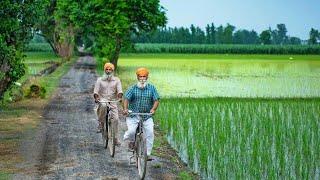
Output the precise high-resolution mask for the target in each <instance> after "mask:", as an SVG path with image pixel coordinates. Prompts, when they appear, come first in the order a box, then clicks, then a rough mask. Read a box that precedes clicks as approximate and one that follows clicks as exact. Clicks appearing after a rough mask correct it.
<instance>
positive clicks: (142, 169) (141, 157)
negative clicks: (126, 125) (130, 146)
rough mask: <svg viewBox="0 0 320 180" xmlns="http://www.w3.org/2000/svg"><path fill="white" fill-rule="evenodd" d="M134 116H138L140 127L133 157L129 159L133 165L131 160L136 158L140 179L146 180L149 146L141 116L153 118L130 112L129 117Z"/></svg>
mask: <svg viewBox="0 0 320 180" xmlns="http://www.w3.org/2000/svg"><path fill="white" fill-rule="evenodd" d="M134 115H135V116H137V118H138V120H139V122H138V127H137V129H136V133H135V141H134V151H133V155H132V156H131V157H130V159H129V164H131V159H132V158H135V160H136V166H137V168H138V173H139V176H140V179H144V177H145V175H146V168H147V146H146V137H145V136H144V133H143V121H144V120H143V118H142V117H141V116H143V115H147V116H152V114H151V113H132V112H131V113H130V112H129V116H134Z"/></svg>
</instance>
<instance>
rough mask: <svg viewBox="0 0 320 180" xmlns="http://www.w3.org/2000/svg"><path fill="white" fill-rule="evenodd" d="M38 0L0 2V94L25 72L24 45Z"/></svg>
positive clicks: (33, 20)
mask: <svg viewBox="0 0 320 180" xmlns="http://www.w3.org/2000/svg"><path fill="white" fill-rule="evenodd" d="M40 5H41V1H40V0H29V1H11V0H2V1H0V22H1V23H0V70H1V71H0V97H2V96H3V94H4V92H5V91H6V90H7V89H8V88H9V87H10V86H11V85H12V84H13V83H14V82H15V81H17V80H18V79H19V78H20V77H22V76H23V75H24V73H25V66H24V64H23V54H22V51H23V48H24V46H25V45H26V43H27V42H28V41H29V40H30V39H31V38H32V30H33V29H32V28H33V27H34V24H35V21H36V19H37V17H38V13H39V10H40Z"/></svg>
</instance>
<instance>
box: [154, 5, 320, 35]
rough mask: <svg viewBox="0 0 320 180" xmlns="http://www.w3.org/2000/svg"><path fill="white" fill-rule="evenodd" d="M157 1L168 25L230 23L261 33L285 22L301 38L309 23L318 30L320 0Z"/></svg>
mask: <svg viewBox="0 0 320 180" xmlns="http://www.w3.org/2000/svg"><path fill="white" fill-rule="evenodd" d="M160 4H161V5H162V6H163V7H165V8H166V9H167V12H166V13H167V17H168V24H167V25H168V26H169V27H174V26H177V27H181V26H183V27H190V25H191V24H194V25H196V26H199V27H201V28H204V27H205V26H206V24H209V23H211V22H214V24H215V26H219V25H221V24H222V25H223V26H225V25H226V24H227V23H230V24H232V25H234V26H236V27H237V29H248V30H252V29H254V30H256V31H257V32H258V33H260V32H261V31H262V30H265V29H268V27H269V26H270V27H271V28H272V29H275V28H276V25H277V24H280V23H284V24H285V25H286V27H287V30H288V33H287V34H288V35H290V36H297V37H299V38H302V39H307V38H308V37H309V31H310V29H311V28H312V27H313V28H316V29H318V30H320V0H160Z"/></svg>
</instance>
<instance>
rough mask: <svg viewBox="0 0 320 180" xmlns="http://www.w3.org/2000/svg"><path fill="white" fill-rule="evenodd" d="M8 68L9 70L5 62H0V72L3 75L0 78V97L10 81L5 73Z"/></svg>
mask: <svg viewBox="0 0 320 180" xmlns="http://www.w3.org/2000/svg"><path fill="white" fill-rule="evenodd" d="M2 61H3V60H2ZM9 70H10V66H9V64H8V63H7V62H5V61H3V62H2V63H1V64H0V72H1V73H3V75H2V77H1V79H0V98H1V97H2V96H3V94H4V93H5V92H6V90H7V89H8V87H9V84H10V81H11V79H10V77H9V76H7V73H8V71H9Z"/></svg>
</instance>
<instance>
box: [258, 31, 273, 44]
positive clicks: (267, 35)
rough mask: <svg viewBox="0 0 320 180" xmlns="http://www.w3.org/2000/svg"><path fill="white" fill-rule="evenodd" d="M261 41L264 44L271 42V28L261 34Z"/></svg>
mask: <svg viewBox="0 0 320 180" xmlns="http://www.w3.org/2000/svg"><path fill="white" fill-rule="evenodd" d="M260 41H261V43H262V44H271V32H270V30H264V31H262V32H261V34H260Z"/></svg>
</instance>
